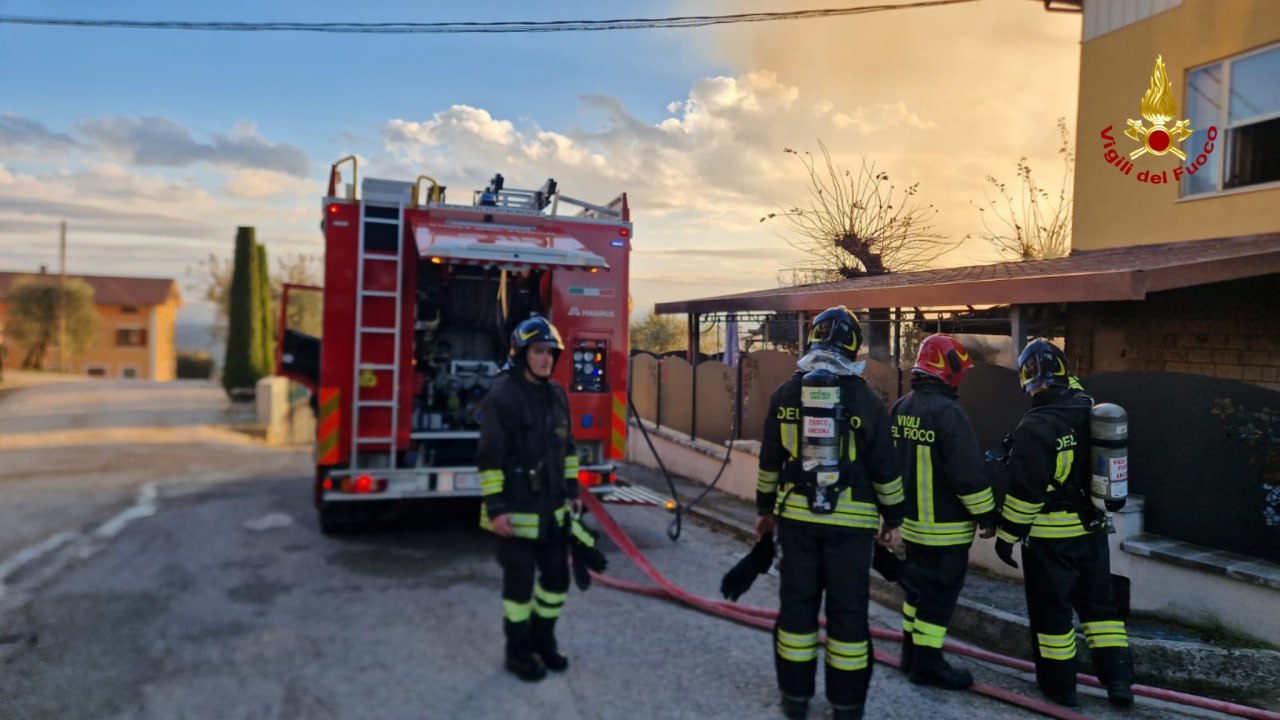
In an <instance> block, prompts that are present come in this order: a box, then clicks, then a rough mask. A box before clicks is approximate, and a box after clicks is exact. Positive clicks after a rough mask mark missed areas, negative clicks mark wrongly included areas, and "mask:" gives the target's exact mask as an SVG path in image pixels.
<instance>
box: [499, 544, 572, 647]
mask: <svg viewBox="0 0 1280 720" xmlns="http://www.w3.org/2000/svg"><path fill="white" fill-rule="evenodd" d="M541 525H542V529H541V532H540V535H539V538H538V539H537V540H526V539H523V538H505V537H500V538H498V551H497V555H498V564H499V565H501V566H502V616H503V628H504V630H505V632H506V638H507V652H508V653H509V654H517V655H520V654H527V653H529V652H532V650H533V638H532V635H531V630H530V623H529V620H530V618H531V617H535V616H536V617H537V618H539V619H541V620H546V621H552V624H553V623H554V621H555V619H556V618H558V617H560V610H561V609H562V608H563V607H564V601H565V598H566V597H567V596H568V592H569V546H568V536H567V534H566V532H565V530H564V528H562V527H557V526H556V525H555V524H554V523H547V522H544V523H542V524H541Z"/></svg>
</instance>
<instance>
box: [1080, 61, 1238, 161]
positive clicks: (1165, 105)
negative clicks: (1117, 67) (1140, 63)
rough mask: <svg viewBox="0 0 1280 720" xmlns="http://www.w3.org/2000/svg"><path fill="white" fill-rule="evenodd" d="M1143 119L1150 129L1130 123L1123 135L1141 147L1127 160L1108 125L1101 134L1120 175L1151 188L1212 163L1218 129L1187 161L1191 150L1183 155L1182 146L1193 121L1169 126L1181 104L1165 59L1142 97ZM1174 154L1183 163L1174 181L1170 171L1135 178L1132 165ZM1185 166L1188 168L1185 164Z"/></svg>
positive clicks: (1213, 129) (1211, 129) (1211, 130)
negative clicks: (1210, 155) (1174, 91)
mask: <svg viewBox="0 0 1280 720" xmlns="http://www.w3.org/2000/svg"><path fill="white" fill-rule="evenodd" d="M1139 110H1140V111H1141V113H1142V118H1143V120H1145V121H1146V122H1148V123H1151V124H1150V125H1146V124H1144V123H1143V120H1127V121H1126V122H1127V123H1128V125H1129V128H1128V129H1127V130H1125V131H1124V134H1125V135H1126V136H1127V137H1129V138H1130V139H1132V140H1134V141H1136V142H1137V143H1138V147H1137V148H1136V149H1134V150H1133V151H1131V152H1130V153H1129V155H1128V157H1125V156H1124V155H1123V154H1122V151H1118V150H1116V139H1115V137H1114V136H1112V134H1111V130H1112V127H1113V126H1111V125H1108V126H1107V128H1106V129H1105V130H1103V131H1102V139H1103V140H1104V141H1105V142H1104V143H1103V144H1102V148H1103V149H1104V150H1106V153H1105V154H1104V155H1103V157H1104V158H1106V160H1107V162H1108V163H1109V164H1111V165H1113V166H1115V168H1116V169H1117V170H1119V171H1120V172H1122V173H1124V174H1125V175H1128V176H1130V177H1133V179H1135V180H1137V181H1138V182H1141V183H1149V184H1151V185H1162V184H1165V183H1170V182H1178V181H1179V180H1181V179H1182V177H1183V175H1195V174H1196V171H1197V170H1199V169H1200V168H1201V167H1203V166H1204V164H1205V163H1206V162H1208V161H1209V154H1210V153H1212V152H1213V141H1214V140H1217V139H1218V128H1217V127H1214V126H1210V127H1209V129H1208V130H1207V131H1206V132H1205V138H1206V140H1205V143H1204V147H1203V148H1201V152H1200V153H1198V154H1197V155H1196V156H1195V157H1194V158H1193V159H1191V160H1187V155H1188V152H1195V151H1194V150H1188V151H1187V152H1183V150H1182V148H1180V147H1179V146H1180V145H1181V144H1182V142H1183V141H1184V140H1186V139H1187V138H1189V137H1191V133H1192V132H1193V130H1194V129H1193V128H1192V127H1191V121H1190V120H1187V119H1185V118H1184V119H1182V120H1178V121H1177V122H1175V123H1173V125H1170V124H1169V122H1170V121H1172V120H1173V119H1174V118H1176V117H1178V101H1177V100H1176V99H1174V97H1173V87H1172V86H1171V85H1170V84H1169V75H1168V74H1167V73H1166V72H1165V69H1164V56H1162V55H1157V56H1156V67H1155V70H1154V71H1153V72H1152V73H1151V84H1150V86H1148V87H1147V91H1146V92H1145V93H1143V95H1142V103H1141V104H1140V105H1139ZM1166 154H1173V155H1177V156H1178V160H1180V161H1182V162H1181V163H1179V165H1178V167H1175V168H1174V169H1173V177H1172V178H1170V177H1169V171H1168V170H1167V169H1166V170H1152V169H1146V170H1140V171H1139V172H1138V174H1137V175H1133V161H1134V160H1137V159H1138V158H1139V157H1142V156H1143V155H1155V156H1160V155H1166ZM1183 163H1185V164H1183Z"/></svg>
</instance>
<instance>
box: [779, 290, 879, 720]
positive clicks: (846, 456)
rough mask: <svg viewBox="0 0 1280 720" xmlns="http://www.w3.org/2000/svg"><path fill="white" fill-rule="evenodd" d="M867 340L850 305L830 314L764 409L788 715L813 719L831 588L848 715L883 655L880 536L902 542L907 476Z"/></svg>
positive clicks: (831, 694) (837, 695) (837, 688)
mask: <svg viewBox="0 0 1280 720" xmlns="http://www.w3.org/2000/svg"><path fill="white" fill-rule="evenodd" d="M861 345H862V329H861V327H860V326H859V325H858V321H857V319H856V318H855V317H854V316H853V314H852V313H850V312H849V310H848V309H846V308H845V307H844V306H839V307H834V308H830V309H827V310H825V311H823V312H822V313H820V314H819V315H818V316H817V317H816V318H814V321H813V327H812V330H811V331H810V333H809V337H808V348H807V352H806V354H805V355H804V356H803V357H802V358H801V359H800V361H799V363H798V366H799V368H800V372H797V373H796V374H795V375H794V376H792V377H791V379H789V380H787V381H786V382H784V383H783V384H782V385H781V386H780V387H779V388H778V389H777V390H776V391H774V393H773V396H772V397H771V398H770V400H769V411H768V415H767V416H766V418H765V427H764V438H763V442H762V443H761V448H760V468H759V476H758V480H757V485H756V511H757V513H758V517H757V520H756V533H757V534H758V535H760V536H761V537H764V536H767V535H768V534H770V533H771V532H773V530H774V528H775V526H777V525H780V527H779V528H778V531H779V535H780V541H781V544H782V565H781V589H780V609H779V613H778V622H777V625H776V626H775V627H774V634H773V637H774V655H775V667H776V671H777V679H778V687H779V689H780V690H781V692H782V711H783V714H784V715H786V717H788V718H803V717H805V716H806V714H807V712H808V704H809V698H811V697H812V696H813V694H814V675H815V673H816V671H817V658H818V613H819V609H820V608H821V607H822V603H823V596H824V594H825V596H826V598H825V599H826V615H827V642H826V650H825V656H826V690H827V699H828V700H829V701H830V703H831V707H832V708H833V710H834V713H835V715H834V716H835V717H836V718H837V719H838V720H853V719H856V718H861V717H862V716H863V706H864V703H865V702H866V697H867V687H868V685H869V683H870V681H871V668H872V662H873V658H872V648H871V638H870V631H869V628H868V623H867V601H868V592H869V573H870V564H871V547H872V541H873V539H876V538H877V532H879V540H880V541H881V542H883V543H887V544H891V545H895V546H896V545H897V544H898V543H899V538H898V531H897V527H898V525H899V524H901V522H902V509H903V508H902V501H903V496H902V480H901V478H900V477H899V476H898V468H897V461H896V459H895V457H894V454H893V444H892V441H891V440H890V436H889V424H888V415H887V413H886V411H885V406H884V403H882V402H881V400H880V398H879V397H878V396H877V395H876V394H875V393H874V392H873V391H872V390H871V388H870V387H868V386H867V383H866V382H865V381H864V380H863V379H862V377H861V376H860V373H861V370H862V367H861V363H857V362H856V357H857V354H858V350H859V349H860V347H861ZM779 518H780V520H779ZM882 518H883V519H882Z"/></svg>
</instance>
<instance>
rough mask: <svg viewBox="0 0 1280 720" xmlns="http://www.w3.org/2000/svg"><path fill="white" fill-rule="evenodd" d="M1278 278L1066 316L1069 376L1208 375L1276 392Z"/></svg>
mask: <svg viewBox="0 0 1280 720" xmlns="http://www.w3.org/2000/svg"><path fill="white" fill-rule="evenodd" d="M1276 297H1280V275H1267V276H1263V277H1259V278H1251V279H1248V280H1236V281H1232V282H1224V283H1215V284H1212V285H1201V286H1197V287H1193V288H1186V289H1182V290H1170V291H1166V292H1160V293H1153V294H1152V295H1150V296H1149V297H1148V298H1147V300H1145V301H1142V302H1113V303H1081V304H1073V305H1072V306H1071V307H1070V308H1069V310H1068V319H1067V338H1066V347H1067V354H1068V355H1069V356H1070V357H1071V360H1072V362H1073V364H1075V367H1073V372H1075V373H1076V374H1078V375H1089V374H1094V373H1099V372H1123V371H1131V370H1133V371H1155V372H1183V373H1195V374H1198V375H1208V376H1210V377H1217V378H1222V379H1225V380H1240V381H1243V382H1247V383H1252V384H1255V385H1259V386H1261V387H1265V388H1269V389H1271V390H1280V313H1276V312H1275V309H1274V306H1275V298H1276Z"/></svg>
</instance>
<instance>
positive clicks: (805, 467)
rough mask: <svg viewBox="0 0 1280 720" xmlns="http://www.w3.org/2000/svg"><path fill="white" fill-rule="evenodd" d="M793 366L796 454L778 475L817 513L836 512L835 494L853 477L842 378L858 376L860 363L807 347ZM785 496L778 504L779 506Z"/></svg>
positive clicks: (820, 349) (851, 481)
mask: <svg viewBox="0 0 1280 720" xmlns="http://www.w3.org/2000/svg"><path fill="white" fill-rule="evenodd" d="M796 366H797V367H798V368H799V369H800V370H801V371H803V372H804V373H805V374H804V377H802V378H801V380H800V433H799V441H800V442H799V445H800V447H799V452H798V453H797V454H796V456H795V457H793V458H791V459H790V460H788V461H786V462H784V463H783V464H782V477H783V478H784V479H785V480H786V481H787V482H788V483H790V484H791V488H790V489H789V490H788V491H787V493H788V496H789V495H790V493H791V492H794V491H795V490H799V491H800V492H801V493H803V494H804V496H805V497H806V498H807V499H808V500H809V510H810V511H811V512H813V513H814V514H817V515H830V514H831V513H834V512H835V511H836V505H837V504H838V503H839V502H840V495H841V494H843V493H844V491H845V490H846V489H847V488H848V487H849V486H850V485H852V484H853V482H854V479H855V473H853V472H850V471H851V470H852V467H851V463H850V462H848V461H847V460H845V457H846V455H847V453H846V452H842V450H844V449H845V448H844V442H845V437H846V426H847V425H848V424H849V422H850V418H849V416H848V413H847V409H846V407H845V404H844V401H845V400H847V399H848V398H845V397H843V389H844V388H843V386H844V385H845V384H846V379H847V378H849V377H851V376H856V375H860V374H861V373H862V371H863V369H865V368H866V362H865V361H861V362H855V361H853V360H850V359H849V358H847V357H845V356H843V355H841V354H840V353H838V352H834V351H832V350H830V349H828V348H825V347H820V346H817V347H813V348H811V349H810V350H809V352H807V353H806V354H805V355H804V357H802V358H800V360H799V362H797V363H796ZM786 500H787V498H786V497H784V498H783V500H782V504H783V506H784V507H785V505H786Z"/></svg>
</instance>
